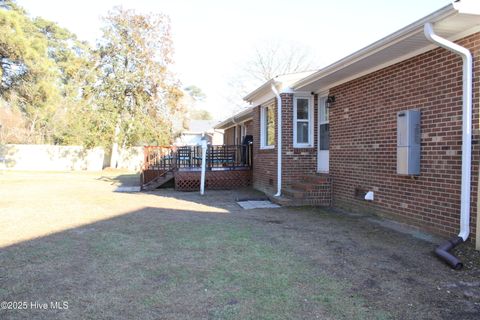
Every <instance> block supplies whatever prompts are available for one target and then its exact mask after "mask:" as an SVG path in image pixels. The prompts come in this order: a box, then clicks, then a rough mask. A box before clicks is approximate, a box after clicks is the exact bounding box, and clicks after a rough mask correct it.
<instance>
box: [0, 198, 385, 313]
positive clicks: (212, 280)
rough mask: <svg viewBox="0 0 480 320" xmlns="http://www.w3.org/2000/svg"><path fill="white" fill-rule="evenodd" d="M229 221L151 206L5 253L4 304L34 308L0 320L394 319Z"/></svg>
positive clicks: (1, 257) (0, 256) (0, 275)
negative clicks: (64, 306) (59, 305)
mask: <svg viewBox="0 0 480 320" xmlns="http://www.w3.org/2000/svg"><path fill="white" fill-rule="evenodd" d="M231 222H232V221H231V220H228V219H219V218H213V215H204V214H203V215H198V214H195V213H192V212H189V211H183V210H171V209H169V210H162V209H159V208H150V207H147V208H144V209H142V210H138V211H134V212H130V213H127V214H125V215H123V216H117V217H115V218H111V219H108V220H104V221H100V222H96V223H92V224H88V225H85V226H82V227H78V228H73V229H70V230H66V231H63V232H59V233H56V234H52V235H49V236H46V237H42V238H37V239H35V240H31V241H26V242H23V243H20V244H16V245H12V246H9V247H5V248H2V249H1V251H0V282H1V286H0V301H27V302H28V306H29V308H27V310H0V318H1V319H24V318H30V319H54V318H62V319H63V318H75V319H98V318H102V319H105V318H106V319H139V318H141V319H158V318H162V319H164V318H168V319H179V318H182V319H200V318H202V319H205V318H209V319H312V318H320V319H322V318H329V317H330V316H333V317H334V318H344V319H353V318H355V319H384V318H388V315H387V314H386V313H385V312H383V311H379V310H372V309H369V308H368V306H367V304H366V302H365V300H364V299H363V298H362V297H361V296H360V295H358V294H351V292H349V285H348V284H347V283H345V282H344V281H341V280H340V279H332V278H330V277H327V276H326V275H325V274H324V273H322V272H321V271H320V270H318V269H317V268H314V267H313V266H312V265H311V264H308V263H305V262H304V261H302V259H301V258H300V257H298V256H296V255H294V254H293V253H292V252H291V250H289V249H288V248H286V247H284V246H283V245H281V244H278V243H277V244H272V243H270V242H268V241H265V240H262V239H263V238H262V237H261V235H262V233H263V230H262V229H258V228H256V227H255V225H252V224H251V223H246V222H245V221H243V222H242V221H237V222H236V223H235V224H232V223H231ZM64 301H66V302H68V309H67V310H55V309H51V307H50V302H62V303H63V302H64ZM31 302H39V303H40V304H43V303H47V304H48V306H49V307H48V308H47V309H48V310H40V309H36V308H32V307H31V305H30V303H31Z"/></svg>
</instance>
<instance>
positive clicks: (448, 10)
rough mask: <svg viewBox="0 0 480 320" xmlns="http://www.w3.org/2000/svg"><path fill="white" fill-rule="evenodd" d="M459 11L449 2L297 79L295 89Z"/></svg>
mask: <svg viewBox="0 0 480 320" xmlns="http://www.w3.org/2000/svg"><path fill="white" fill-rule="evenodd" d="M457 12H458V11H457V10H456V9H455V8H454V6H453V5H452V4H449V5H447V6H445V7H443V8H441V9H439V10H437V11H435V12H434V13H432V14H430V15H428V16H426V17H424V18H422V19H420V20H417V21H415V22H414V23H412V24H409V25H408V26H406V27H404V28H402V29H400V30H399V31H397V32H394V33H392V34H391V35H389V36H386V37H385V38H383V39H380V40H378V41H376V42H374V43H373V44H371V45H369V46H367V47H364V48H362V49H360V50H358V51H356V52H354V53H352V54H350V55H348V56H346V57H345V58H343V59H341V60H338V61H337V62H334V63H333V64H331V65H329V66H327V67H325V68H323V69H320V70H318V71H317V72H315V73H313V74H312V75H310V76H308V77H305V78H303V79H301V80H300V81H297V82H296V83H295V84H294V85H293V86H292V87H293V88H294V89H299V88H302V87H304V86H307V85H309V84H311V83H312V82H315V81H317V80H319V79H321V78H323V77H325V76H327V75H329V74H331V73H334V72H336V71H338V70H340V69H343V68H345V67H346V66H348V65H351V64H353V63H355V62H357V61H360V60H362V59H365V58H366V57H368V56H370V55H372V54H374V53H376V52H379V51H381V50H383V49H385V48H386V47H389V46H391V45H393V44H395V43H398V42H400V41H402V40H404V39H406V38H408V37H410V36H412V35H413V34H415V33H417V32H423V31H422V30H423V25H424V24H425V23H427V22H435V21H438V20H441V19H444V18H446V17H448V16H450V15H452V14H455V13H457Z"/></svg>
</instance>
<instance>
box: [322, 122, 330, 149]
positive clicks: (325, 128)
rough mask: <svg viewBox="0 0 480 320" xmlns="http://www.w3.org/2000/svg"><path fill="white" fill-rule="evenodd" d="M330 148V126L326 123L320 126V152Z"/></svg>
mask: <svg viewBox="0 0 480 320" xmlns="http://www.w3.org/2000/svg"><path fill="white" fill-rule="evenodd" d="M329 147H330V125H329V124H328V123H325V124H321V125H320V150H328V148H329Z"/></svg>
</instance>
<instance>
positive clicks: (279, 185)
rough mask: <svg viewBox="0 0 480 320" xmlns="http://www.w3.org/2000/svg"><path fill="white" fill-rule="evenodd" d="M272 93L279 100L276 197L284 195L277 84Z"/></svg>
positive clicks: (273, 85) (278, 111)
mask: <svg viewBox="0 0 480 320" xmlns="http://www.w3.org/2000/svg"><path fill="white" fill-rule="evenodd" d="M272 91H273V94H275V97H276V98H277V126H278V127H277V193H276V194H275V195H274V197H280V196H281V195H282V98H281V97H280V94H279V93H278V90H277V88H276V87H275V84H274V83H272Z"/></svg>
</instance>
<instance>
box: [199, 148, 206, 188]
mask: <svg viewBox="0 0 480 320" xmlns="http://www.w3.org/2000/svg"><path fill="white" fill-rule="evenodd" d="M206 168H207V141H206V140H202V173H201V176H200V194H201V195H202V196H203V194H204V193H205V171H206Z"/></svg>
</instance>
